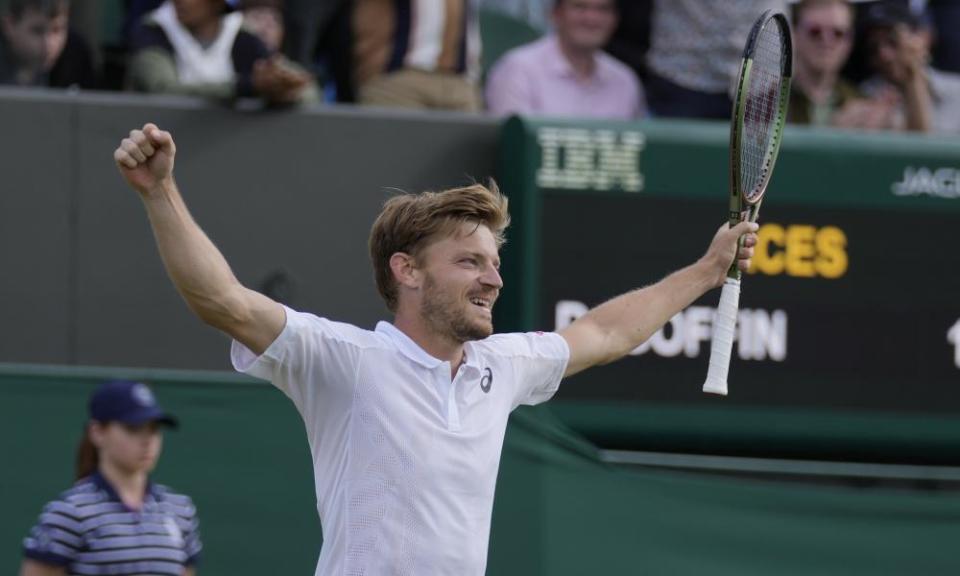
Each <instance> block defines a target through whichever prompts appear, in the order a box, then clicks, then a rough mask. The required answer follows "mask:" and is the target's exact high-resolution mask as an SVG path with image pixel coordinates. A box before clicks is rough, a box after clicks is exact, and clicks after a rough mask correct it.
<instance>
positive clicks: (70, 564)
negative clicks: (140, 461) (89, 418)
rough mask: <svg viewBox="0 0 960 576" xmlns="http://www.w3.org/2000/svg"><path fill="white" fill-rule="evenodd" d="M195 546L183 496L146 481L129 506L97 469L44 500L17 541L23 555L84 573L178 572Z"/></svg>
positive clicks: (194, 554) (193, 523)
mask: <svg viewBox="0 0 960 576" xmlns="http://www.w3.org/2000/svg"><path fill="white" fill-rule="evenodd" d="M201 548H202V544H201V543H200V535H199V532H198V530H197V516H196V509H195V508H194V506H193V502H192V501H191V500H190V498H189V497H187V496H183V495H181V494H176V493H174V492H171V491H170V489H168V488H167V487H165V486H160V485H157V484H153V483H149V484H148V486H147V494H146V497H145V498H144V502H143V506H142V507H141V508H140V509H139V510H132V509H131V508H129V507H128V506H127V505H125V504H124V503H123V502H122V501H121V500H120V497H119V496H118V495H117V492H116V490H114V488H113V486H111V485H110V483H109V482H107V480H106V479H105V478H104V477H103V476H101V475H100V474H99V473H98V472H95V473H94V474H93V475H91V476H89V477H87V478H84V479H82V480H79V481H78V482H77V483H76V484H74V486H73V487H72V488H70V489H69V490H67V491H66V492H64V493H62V494H61V495H60V497H59V498H57V499H56V500H54V501H52V502H50V503H48V504H47V505H46V506H45V507H44V508H43V512H42V513H41V514H40V520H39V522H38V523H37V525H36V526H34V527H33V529H32V530H31V531H30V535H29V536H27V537H26V538H25V539H24V541H23V554H24V556H25V557H27V558H30V559H32V560H36V561H38V562H42V563H44V564H50V565H54V566H63V567H64V568H66V571H67V574H70V575H84V576H87V575H89V576H98V575H106V574H110V575H113V576H122V575H132V574H137V575H158V576H160V575H162V576H167V575H169V576H182V574H183V569H184V566H190V565H193V564H195V563H196V562H197V560H198V559H199V555H200V550H201Z"/></svg>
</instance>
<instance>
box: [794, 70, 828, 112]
mask: <svg viewBox="0 0 960 576" xmlns="http://www.w3.org/2000/svg"><path fill="white" fill-rule="evenodd" d="M838 78H839V74H837V73H836V72H828V71H822V70H811V69H809V68H807V67H805V66H797V69H796V73H795V74H794V82H795V83H796V84H797V86H798V87H799V88H800V89H801V90H803V93H804V94H806V95H807V98H809V99H810V100H811V101H813V102H815V103H817V104H823V103H824V102H826V101H827V100H828V99H829V98H830V96H831V94H833V89H834V88H835V87H836V85H837V80H838Z"/></svg>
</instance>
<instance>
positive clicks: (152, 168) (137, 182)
mask: <svg viewBox="0 0 960 576" xmlns="http://www.w3.org/2000/svg"><path fill="white" fill-rule="evenodd" d="M176 153H177V146H176V145H175V144H174V142H173V136H171V135H170V133H169V132H164V131H163V130H160V129H159V128H157V126H156V125H155V124H146V125H144V127H143V128H142V129H140V130H131V131H130V136H129V137H127V138H124V139H123V141H121V142H120V146H119V147H117V149H116V150H115V151H114V152H113V159H114V160H115V161H116V163H117V167H118V168H119V169H120V173H121V174H123V177H124V178H125V179H126V181H127V183H128V184H130V186H131V187H132V188H133V189H134V190H136V191H137V192H139V193H140V194H142V195H148V194H150V193H151V192H152V191H154V190H156V189H157V188H158V187H160V186H162V185H163V184H164V182H166V181H170V180H172V179H173V158H174V156H175V155H176Z"/></svg>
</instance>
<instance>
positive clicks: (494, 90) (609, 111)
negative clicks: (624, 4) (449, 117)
mask: <svg viewBox="0 0 960 576" xmlns="http://www.w3.org/2000/svg"><path fill="white" fill-rule="evenodd" d="M553 26H554V31H555V33H554V34H550V35H547V36H545V37H544V38H541V39H540V40H537V41H536V42H533V43H531V44H527V45H525V46H520V47H519V48H515V49H513V50H511V51H510V52H507V53H506V54H505V55H504V56H503V57H502V58H501V59H500V60H499V61H498V62H497V64H496V66H494V68H493V69H492V70H491V71H490V77H489V78H488V80H487V107H488V108H489V110H490V111H491V112H492V113H494V114H498V115H507V114H541V115H550V116H578V117H591V118H620V119H624V120H629V119H631V118H638V117H642V116H645V115H646V113H647V106H646V103H645V101H644V96H643V89H642V88H641V87H640V82H639V80H637V77H636V75H635V74H634V73H633V70H631V69H630V68H629V67H627V66H626V65H625V64H623V63H621V62H619V61H617V60H616V59H614V58H613V57H612V56H610V55H608V54H606V53H605V52H603V47H604V46H606V44H607V42H608V41H609V40H610V36H611V35H612V34H613V31H614V29H616V27H617V7H616V5H615V4H614V0H556V2H555V4H554V7H553Z"/></svg>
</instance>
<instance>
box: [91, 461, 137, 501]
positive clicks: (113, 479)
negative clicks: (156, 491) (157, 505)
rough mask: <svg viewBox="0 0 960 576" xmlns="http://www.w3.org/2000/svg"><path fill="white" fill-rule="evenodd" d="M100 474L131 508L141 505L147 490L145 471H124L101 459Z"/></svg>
mask: <svg viewBox="0 0 960 576" xmlns="http://www.w3.org/2000/svg"><path fill="white" fill-rule="evenodd" d="M100 474H102V475H103V477H104V478H106V479H107V481H108V482H110V485H112V486H113V488H114V490H116V491H117V495H118V496H120V500H122V501H123V503H124V504H126V505H127V506H129V507H130V508H133V509H137V508H140V507H141V506H143V499H144V497H145V496H146V492H147V473H146V472H133V473H130V472H126V471H124V470H122V469H120V468H119V467H117V466H115V465H114V464H112V463H111V462H109V461H103V462H101V463H100Z"/></svg>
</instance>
